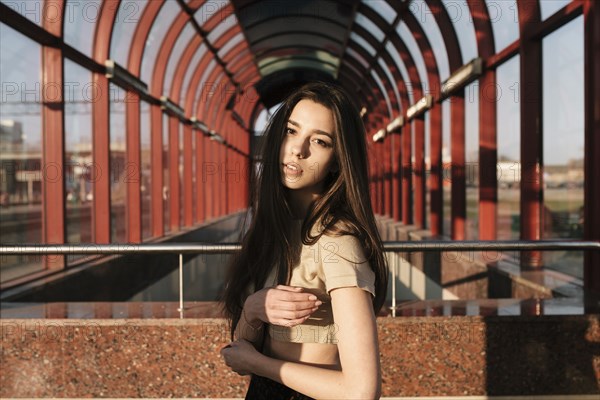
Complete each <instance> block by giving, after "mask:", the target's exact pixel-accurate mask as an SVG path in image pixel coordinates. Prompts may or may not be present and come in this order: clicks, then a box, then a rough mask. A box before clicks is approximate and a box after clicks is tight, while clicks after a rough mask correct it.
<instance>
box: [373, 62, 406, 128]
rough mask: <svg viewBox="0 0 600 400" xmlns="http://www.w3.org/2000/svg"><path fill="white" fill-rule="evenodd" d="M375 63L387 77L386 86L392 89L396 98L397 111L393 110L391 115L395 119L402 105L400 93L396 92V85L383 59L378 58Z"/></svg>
mask: <svg viewBox="0 0 600 400" xmlns="http://www.w3.org/2000/svg"><path fill="white" fill-rule="evenodd" d="M377 62H378V63H379V66H380V67H381V69H382V70H383V72H384V73H385V76H386V77H387V80H388V84H389V85H390V86H391V87H392V90H393V91H394V95H395V96H396V102H397V103H398V109H397V110H393V115H394V117H395V116H396V115H398V114H400V112H401V110H402V103H401V102H400V93H399V92H398V85H397V84H396V82H395V80H394V77H393V76H392V73H391V72H390V69H389V68H388V66H387V65H386V64H385V62H384V61H383V59H382V58H379V59H378V60H377Z"/></svg>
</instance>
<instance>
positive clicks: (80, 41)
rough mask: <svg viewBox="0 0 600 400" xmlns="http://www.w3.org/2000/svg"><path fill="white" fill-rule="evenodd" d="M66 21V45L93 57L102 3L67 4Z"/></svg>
mask: <svg viewBox="0 0 600 400" xmlns="http://www.w3.org/2000/svg"><path fill="white" fill-rule="evenodd" d="M66 3H67V4H66V7H67V8H66V10H65V12H66V16H65V21H64V35H65V43H67V44H70V45H71V46H73V47H74V48H76V49H77V50H79V51H80V52H82V53H83V54H85V55H86V56H88V57H92V42H93V41H94V34H95V30H96V22H98V18H99V16H100V9H101V7H102V1H100V0H87V1H72V0H68V1H67V2H66Z"/></svg>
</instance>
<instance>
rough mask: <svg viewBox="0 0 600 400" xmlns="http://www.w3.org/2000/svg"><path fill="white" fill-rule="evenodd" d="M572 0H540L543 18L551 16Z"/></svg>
mask: <svg viewBox="0 0 600 400" xmlns="http://www.w3.org/2000/svg"><path fill="white" fill-rule="evenodd" d="M570 2H571V0H540V12H541V14H542V20H545V19H546V18H548V17H550V16H551V15H552V14H554V13H555V12H557V11H558V10H560V9H561V8H563V7H564V6H566V5H567V4H569V3H570Z"/></svg>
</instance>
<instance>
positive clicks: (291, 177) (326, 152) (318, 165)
mask: <svg viewBox="0 0 600 400" xmlns="http://www.w3.org/2000/svg"><path fill="white" fill-rule="evenodd" d="M334 129H335V123H334V120H333V113H332V112H331V110H330V109H328V108H327V107H325V106H323V105H321V104H319V103H315V102H314V101H312V100H306V99H305V100H300V101H299V102H298V103H297V104H296V106H295V107H294V109H293V110H292V114H291V115H290V118H289V119H288V123H287V128H286V132H285V136H284V139H283V143H282V144H281V149H280V151H279V161H280V163H281V170H282V183H283V185H284V186H285V187H287V188H289V189H295V190H298V189H308V190H310V192H311V193H322V192H323V183H324V180H325V178H326V177H327V174H329V172H330V170H331V168H332V167H333V165H334V160H335V156H334V147H333V146H334Z"/></svg>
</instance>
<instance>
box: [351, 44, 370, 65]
mask: <svg viewBox="0 0 600 400" xmlns="http://www.w3.org/2000/svg"><path fill="white" fill-rule="evenodd" d="M346 53H348V55H349V56H351V57H352V58H355V59H356V60H357V61H358V62H359V63H360V65H362V66H363V67H364V68H365V69H367V68H369V64H367V61H366V60H365V59H364V58H362V56H361V55H360V54H358V53H357V52H356V51H354V50H352V49H351V48H350V47H346Z"/></svg>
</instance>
